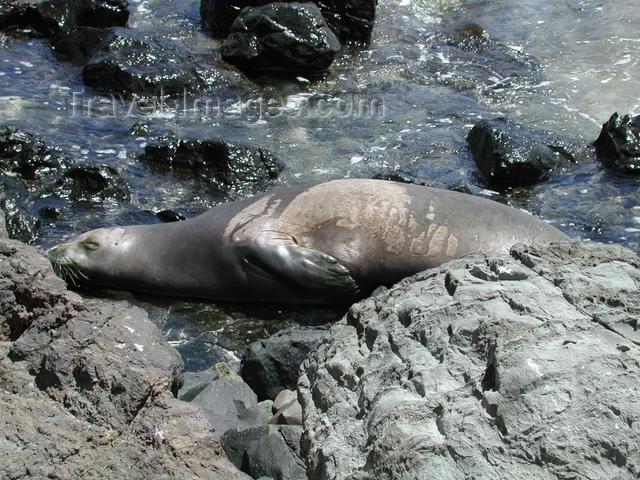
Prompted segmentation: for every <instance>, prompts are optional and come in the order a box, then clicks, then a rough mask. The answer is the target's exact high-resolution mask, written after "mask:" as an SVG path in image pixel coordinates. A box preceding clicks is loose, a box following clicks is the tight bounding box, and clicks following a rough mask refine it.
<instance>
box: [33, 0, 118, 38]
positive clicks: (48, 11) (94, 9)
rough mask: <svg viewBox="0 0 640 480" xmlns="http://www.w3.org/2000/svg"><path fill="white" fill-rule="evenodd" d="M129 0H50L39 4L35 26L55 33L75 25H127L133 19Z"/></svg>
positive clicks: (43, 32)
mask: <svg viewBox="0 0 640 480" xmlns="http://www.w3.org/2000/svg"><path fill="white" fill-rule="evenodd" d="M128 7H129V3H128V2H127V0H46V1H44V2H41V3H40V4H38V5H37V7H36V8H37V10H38V14H39V24H37V25H35V27H36V28H37V29H38V30H39V31H40V33H42V34H43V35H45V36H48V37H51V36H52V35H54V34H56V33H58V32H59V31H61V30H64V29H67V28H70V27H74V26H80V25H82V26H87V27H97V28H107V27H124V26H126V25H127V21H128V20H129V9H128Z"/></svg>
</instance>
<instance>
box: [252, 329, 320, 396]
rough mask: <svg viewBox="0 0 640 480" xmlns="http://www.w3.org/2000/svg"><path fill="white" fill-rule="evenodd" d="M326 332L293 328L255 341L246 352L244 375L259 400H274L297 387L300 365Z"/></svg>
mask: <svg viewBox="0 0 640 480" xmlns="http://www.w3.org/2000/svg"><path fill="white" fill-rule="evenodd" d="M326 335H327V330H326V329H323V328H314V327H292V328H287V329H285V330H282V331H280V332H278V333H276V334H275V335H272V336H271V337H269V338H267V339H265V340H260V341H258V342H254V343H252V344H251V345H249V347H248V348H247V351H246V352H245V356H244V358H243V360H242V367H241V369H240V374H241V375H242V378H243V379H244V381H245V382H247V383H248V384H249V386H250V387H251V388H252V389H253V391H254V392H256V395H258V400H259V401H262V400H267V399H269V400H273V399H275V398H276V396H277V395H278V394H279V393H280V392H281V391H282V390H285V389H293V388H295V386H296V384H297V383H298V375H299V369H300V365H301V364H302V362H303V361H304V359H305V358H306V356H307V354H308V353H309V352H310V351H311V350H313V349H315V348H317V347H318V345H320V343H321V342H322V340H323V339H324V338H325V336H326Z"/></svg>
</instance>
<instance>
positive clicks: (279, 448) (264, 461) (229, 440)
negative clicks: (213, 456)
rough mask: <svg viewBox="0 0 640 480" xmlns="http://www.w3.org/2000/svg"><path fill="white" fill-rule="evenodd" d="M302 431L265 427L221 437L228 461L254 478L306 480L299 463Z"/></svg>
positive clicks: (302, 464)
mask: <svg viewBox="0 0 640 480" xmlns="http://www.w3.org/2000/svg"><path fill="white" fill-rule="evenodd" d="M301 434H302V427H297V426H290V425H267V426H262V427H254V428H249V429H246V430H230V431H228V432H227V433H226V434H225V435H224V436H223V437H222V440H221V442H222V446H223V448H224V451H225V452H226V454H227V456H228V457H229V460H231V462H232V463H233V464H234V465H235V466H236V467H238V468H239V469H240V470H242V471H243V472H245V473H247V474H249V475H251V477H253V478H261V477H268V478H272V479H273V480H307V475H306V472H305V466H304V463H303V462H302V460H301V459H300V436H301Z"/></svg>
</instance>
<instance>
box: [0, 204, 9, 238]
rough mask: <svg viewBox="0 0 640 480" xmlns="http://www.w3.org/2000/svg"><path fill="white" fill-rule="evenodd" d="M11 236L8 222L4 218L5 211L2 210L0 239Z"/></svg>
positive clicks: (0, 215) (0, 212)
mask: <svg viewBox="0 0 640 480" xmlns="http://www.w3.org/2000/svg"><path fill="white" fill-rule="evenodd" d="M7 238H9V232H7V222H6V220H5V218H4V213H3V212H2V210H0V240H4V239H7Z"/></svg>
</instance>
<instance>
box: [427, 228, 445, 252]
mask: <svg viewBox="0 0 640 480" xmlns="http://www.w3.org/2000/svg"><path fill="white" fill-rule="evenodd" d="M448 236H449V229H448V228H447V227H445V226H444V225H441V226H439V227H438V228H436V231H435V232H434V233H433V236H432V237H431V240H430V241H429V255H440V254H441V253H443V252H444V242H445V241H446V240H447V237H448Z"/></svg>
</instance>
